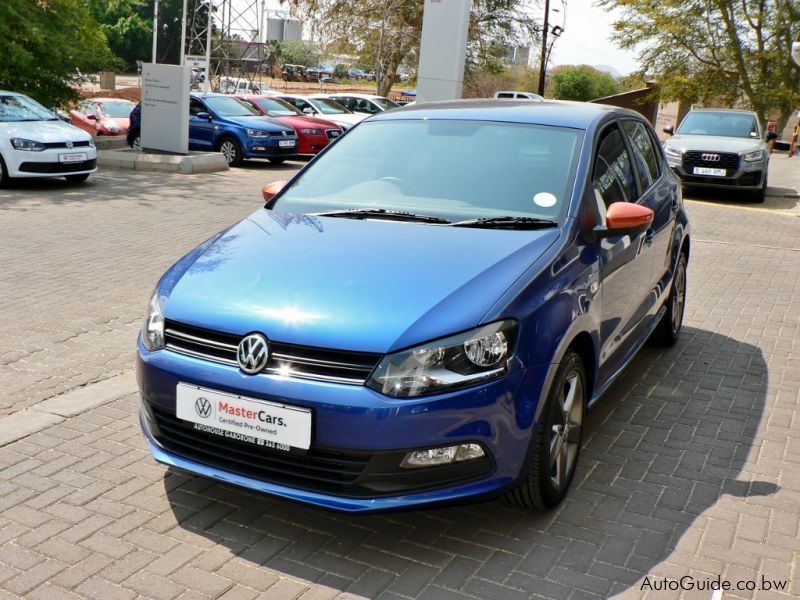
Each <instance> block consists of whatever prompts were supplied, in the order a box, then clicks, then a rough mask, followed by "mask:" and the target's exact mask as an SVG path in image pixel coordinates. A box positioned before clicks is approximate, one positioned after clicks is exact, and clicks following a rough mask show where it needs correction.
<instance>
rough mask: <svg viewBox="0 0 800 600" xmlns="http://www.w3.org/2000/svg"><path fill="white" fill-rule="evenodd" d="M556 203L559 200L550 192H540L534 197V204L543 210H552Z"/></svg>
mask: <svg viewBox="0 0 800 600" xmlns="http://www.w3.org/2000/svg"><path fill="white" fill-rule="evenodd" d="M556 202H558V198H556V197H555V196H554V195H553V194H551V193H550V192H539V193H538V194H536V195H535V196H534V197H533V203H534V204H535V205H536V206H541V207H542V208H550V207H551V206H555V205H556Z"/></svg>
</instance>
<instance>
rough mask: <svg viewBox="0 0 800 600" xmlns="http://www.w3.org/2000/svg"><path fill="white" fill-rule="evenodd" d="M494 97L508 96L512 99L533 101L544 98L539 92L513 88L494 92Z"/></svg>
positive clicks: (539, 100)
mask: <svg viewBox="0 0 800 600" xmlns="http://www.w3.org/2000/svg"><path fill="white" fill-rule="evenodd" d="M494 97H495V98H509V99H512V100H533V101H534V102H541V101H542V100H544V98H542V97H541V96H540V95H539V94H534V93H533V92H515V91H513V90H509V91H502V92H495V93H494Z"/></svg>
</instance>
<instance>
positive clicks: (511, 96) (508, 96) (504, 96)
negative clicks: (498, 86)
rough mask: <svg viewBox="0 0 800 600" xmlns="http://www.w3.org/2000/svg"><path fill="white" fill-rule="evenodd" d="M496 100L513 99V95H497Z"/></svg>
mask: <svg viewBox="0 0 800 600" xmlns="http://www.w3.org/2000/svg"><path fill="white" fill-rule="evenodd" d="M497 97H498V98H513V97H514V94H497Z"/></svg>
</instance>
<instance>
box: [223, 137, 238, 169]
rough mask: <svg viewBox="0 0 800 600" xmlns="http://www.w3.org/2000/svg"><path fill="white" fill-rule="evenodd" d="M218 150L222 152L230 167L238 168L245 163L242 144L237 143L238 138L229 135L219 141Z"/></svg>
mask: <svg viewBox="0 0 800 600" xmlns="http://www.w3.org/2000/svg"><path fill="white" fill-rule="evenodd" d="M218 150H219V151H220V152H222V155H223V156H224V157H225V160H226V161H228V166H229V167H238V166H239V165H241V164H242V162H243V161H244V152H242V146H241V144H239V142H237V141H236V138H233V137H231V136H229V135H226V136H225V137H223V138H222V139H221V140H220V141H219V148H218Z"/></svg>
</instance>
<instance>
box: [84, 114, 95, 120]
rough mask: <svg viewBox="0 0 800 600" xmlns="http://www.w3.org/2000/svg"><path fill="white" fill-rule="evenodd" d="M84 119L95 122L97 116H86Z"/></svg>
mask: <svg viewBox="0 0 800 600" xmlns="http://www.w3.org/2000/svg"><path fill="white" fill-rule="evenodd" d="M86 118H87V119H89V120H90V121H97V115H91V114H90V115H86Z"/></svg>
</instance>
